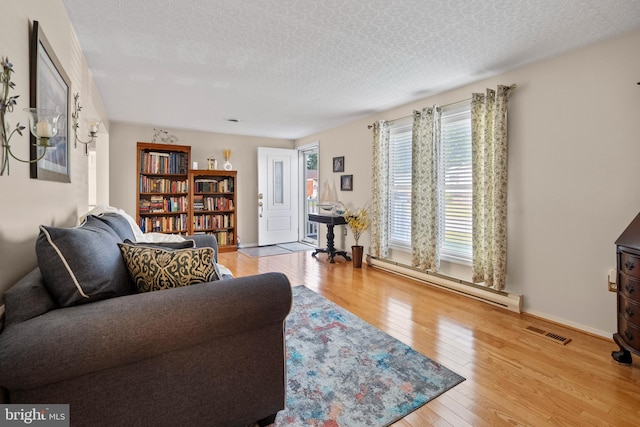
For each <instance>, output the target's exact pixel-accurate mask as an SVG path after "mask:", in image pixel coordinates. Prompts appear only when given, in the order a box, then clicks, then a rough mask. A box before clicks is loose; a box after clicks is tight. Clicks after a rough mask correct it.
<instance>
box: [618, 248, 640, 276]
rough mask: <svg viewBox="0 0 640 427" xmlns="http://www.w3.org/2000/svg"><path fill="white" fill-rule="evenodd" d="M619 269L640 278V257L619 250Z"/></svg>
mask: <svg viewBox="0 0 640 427" xmlns="http://www.w3.org/2000/svg"><path fill="white" fill-rule="evenodd" d="M620 271H622V272H623V273H625V274H628V275H629V276H632V277H637V278H640V257H639V256H636V255H631V254H629V253H626V252H620Z"/></svg>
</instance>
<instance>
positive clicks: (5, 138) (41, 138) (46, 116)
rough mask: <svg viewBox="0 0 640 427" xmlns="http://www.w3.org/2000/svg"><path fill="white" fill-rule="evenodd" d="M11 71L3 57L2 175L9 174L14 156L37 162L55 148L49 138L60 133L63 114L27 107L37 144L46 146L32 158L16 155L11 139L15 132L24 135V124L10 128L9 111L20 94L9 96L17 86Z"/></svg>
mask: <svg viewBox="0 0 640 427" xmlns="http://www.w3.org/2000/svg"><path fill="white" fill-rule="evenodd" d="M11 73H13V64H11V63H10V62H9V59H8V58H4V57H3V58H2V73H0V85H1V90H2V95H1V98H0V143H2V150H1V152H2V155H1V156H2V158H1V159H0V161H1V162H2V164H1V165H0V175H4V173H5V171H6V172H7V175H9V160H10V159H11V158H14V159H15V160H17V161H19V162H22V163H35V162H37V161H39V160H40V159H42V158H43V157H44V156H45V154H46V153H47V149H55V148H54V147H51V146H50V145H49V140H50V139H51V138H53V137H54V136H56V135H57V134H58V129H59V124H60V117H61V116H62V115H61V114H60V113H58V112H57V111H53V110H45V109H42V108H25V109H24V111H26V112H27V113H29V131H30V132H31V134H33V136H34V137H35V138H36V140H37V141H38V142H37V144H35V145H36V146H38V147H44V148H45V149H44V150H42V154H40V156H38V157H37V158H35V159H32V160H22V159H20V158H18V157H16V155H15V154H13V152H12V151H11V145H10V144H9V141H10V140H11V138H12V137H13V135H14V134H16V133H17V134H18V135H20V136H22V131H23V130H24V129H25V127H24V126H22V125H20V122H18V123H17V124H16V127H15V128H14V129H13V130H10V127H9V124H8V123H7V119H6V116H7V114H8V113H12V112H13V108H14V107H15V106H16V105H17V101H16V99H17V98H18V97H19V96H20V95H16V96H9V91H10V90H11V89H14V88H15V84H14V83H13V82H12V81H11Z"/></svg>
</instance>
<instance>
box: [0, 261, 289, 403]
mask: <svg viewBox="0 0 640 427" xmlns="http://www.w3.org/2000/svg"><path fill="white" fill-rule="evenodd" d="M290 308H291V286H290V284H289V280H288V279H287V277H286V276H285V275H284V274H281V273H265V274H260V275H255V276H247V277H240V278H236V279H230V280H225V281H218V282H211V283H201V284H198V285H192V286H188V287H183V288H177V289H170V290H163V291H157V292H149V293H141V294H134V295H128V296H123V297H118V298H113V299H109V300H104V301H98V302H95V303H91V304H84V305H81V306H75V307H69V308H63V309H57V310H52V311H50V312H48V313H46V314H44V315H42V316H38V317H35V318H33V319H30V320H27V321H25V322H22V323H18V324H14V325H12V326H10V327H8V328H7V329H5V330H4V331H3V333H2V334H0V378H1V379H2V380H0V381H1V383H0V386H2V387H5V388H7V389H9V390H14V389H29V388H34V387H38V386H41V385H45V384H50V383H53V382H57V381H61V380H64V379H68V378H73V377H77V376H81V375H86V374H88V373H91V372H96V371H99V370H103V369H109V368H112V367H116V366H121V365H125V364H129V363H133V362H135V361H137V360H142V359H146V358H152V357H154V356H156V355H159V354H162V353H166V352H170V351H174V350H177V349H181V348H186V347H189V346H194V345H198V344H201V343H204V342H210V341H214V340H216V339H217V338H220V337H226V336H230V335H235V334H239V333H243V332H246V331H250V330H256V329H261V328H264V327H265V326H266V325H272V324H274V323H284V319H285V318H286V316H287V314H288V313H289V310H290Z"/></svg>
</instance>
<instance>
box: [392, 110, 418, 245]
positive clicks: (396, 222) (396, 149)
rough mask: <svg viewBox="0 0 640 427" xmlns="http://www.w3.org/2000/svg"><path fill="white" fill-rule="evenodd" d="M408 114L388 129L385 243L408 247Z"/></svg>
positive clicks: (409, 220)
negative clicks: (387, 220) (386, 229)
mask: <svg viewBox="0 0 640 427" xmlns="http://www.w3.org/2000/svg"><path fill="white" fill-rule="evenodd" d="M412 126H413V121H412V118H411V117H408V118H406V119H401V120H396V121H395V122H393V123H392V124H391V126H390V129H389V245H390V246H392V247H394V246H395V247H400V248H406V249H410V248H411V128H412Z"/></svg>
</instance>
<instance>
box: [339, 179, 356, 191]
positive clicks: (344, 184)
mask: <svg viewBox="0 0 640 427" xmlns="http://www.w3.org/2000/svg"><path fill="white" fill-rule="evenodd" d="M340 191H353V175H340Z"/></svg>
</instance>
